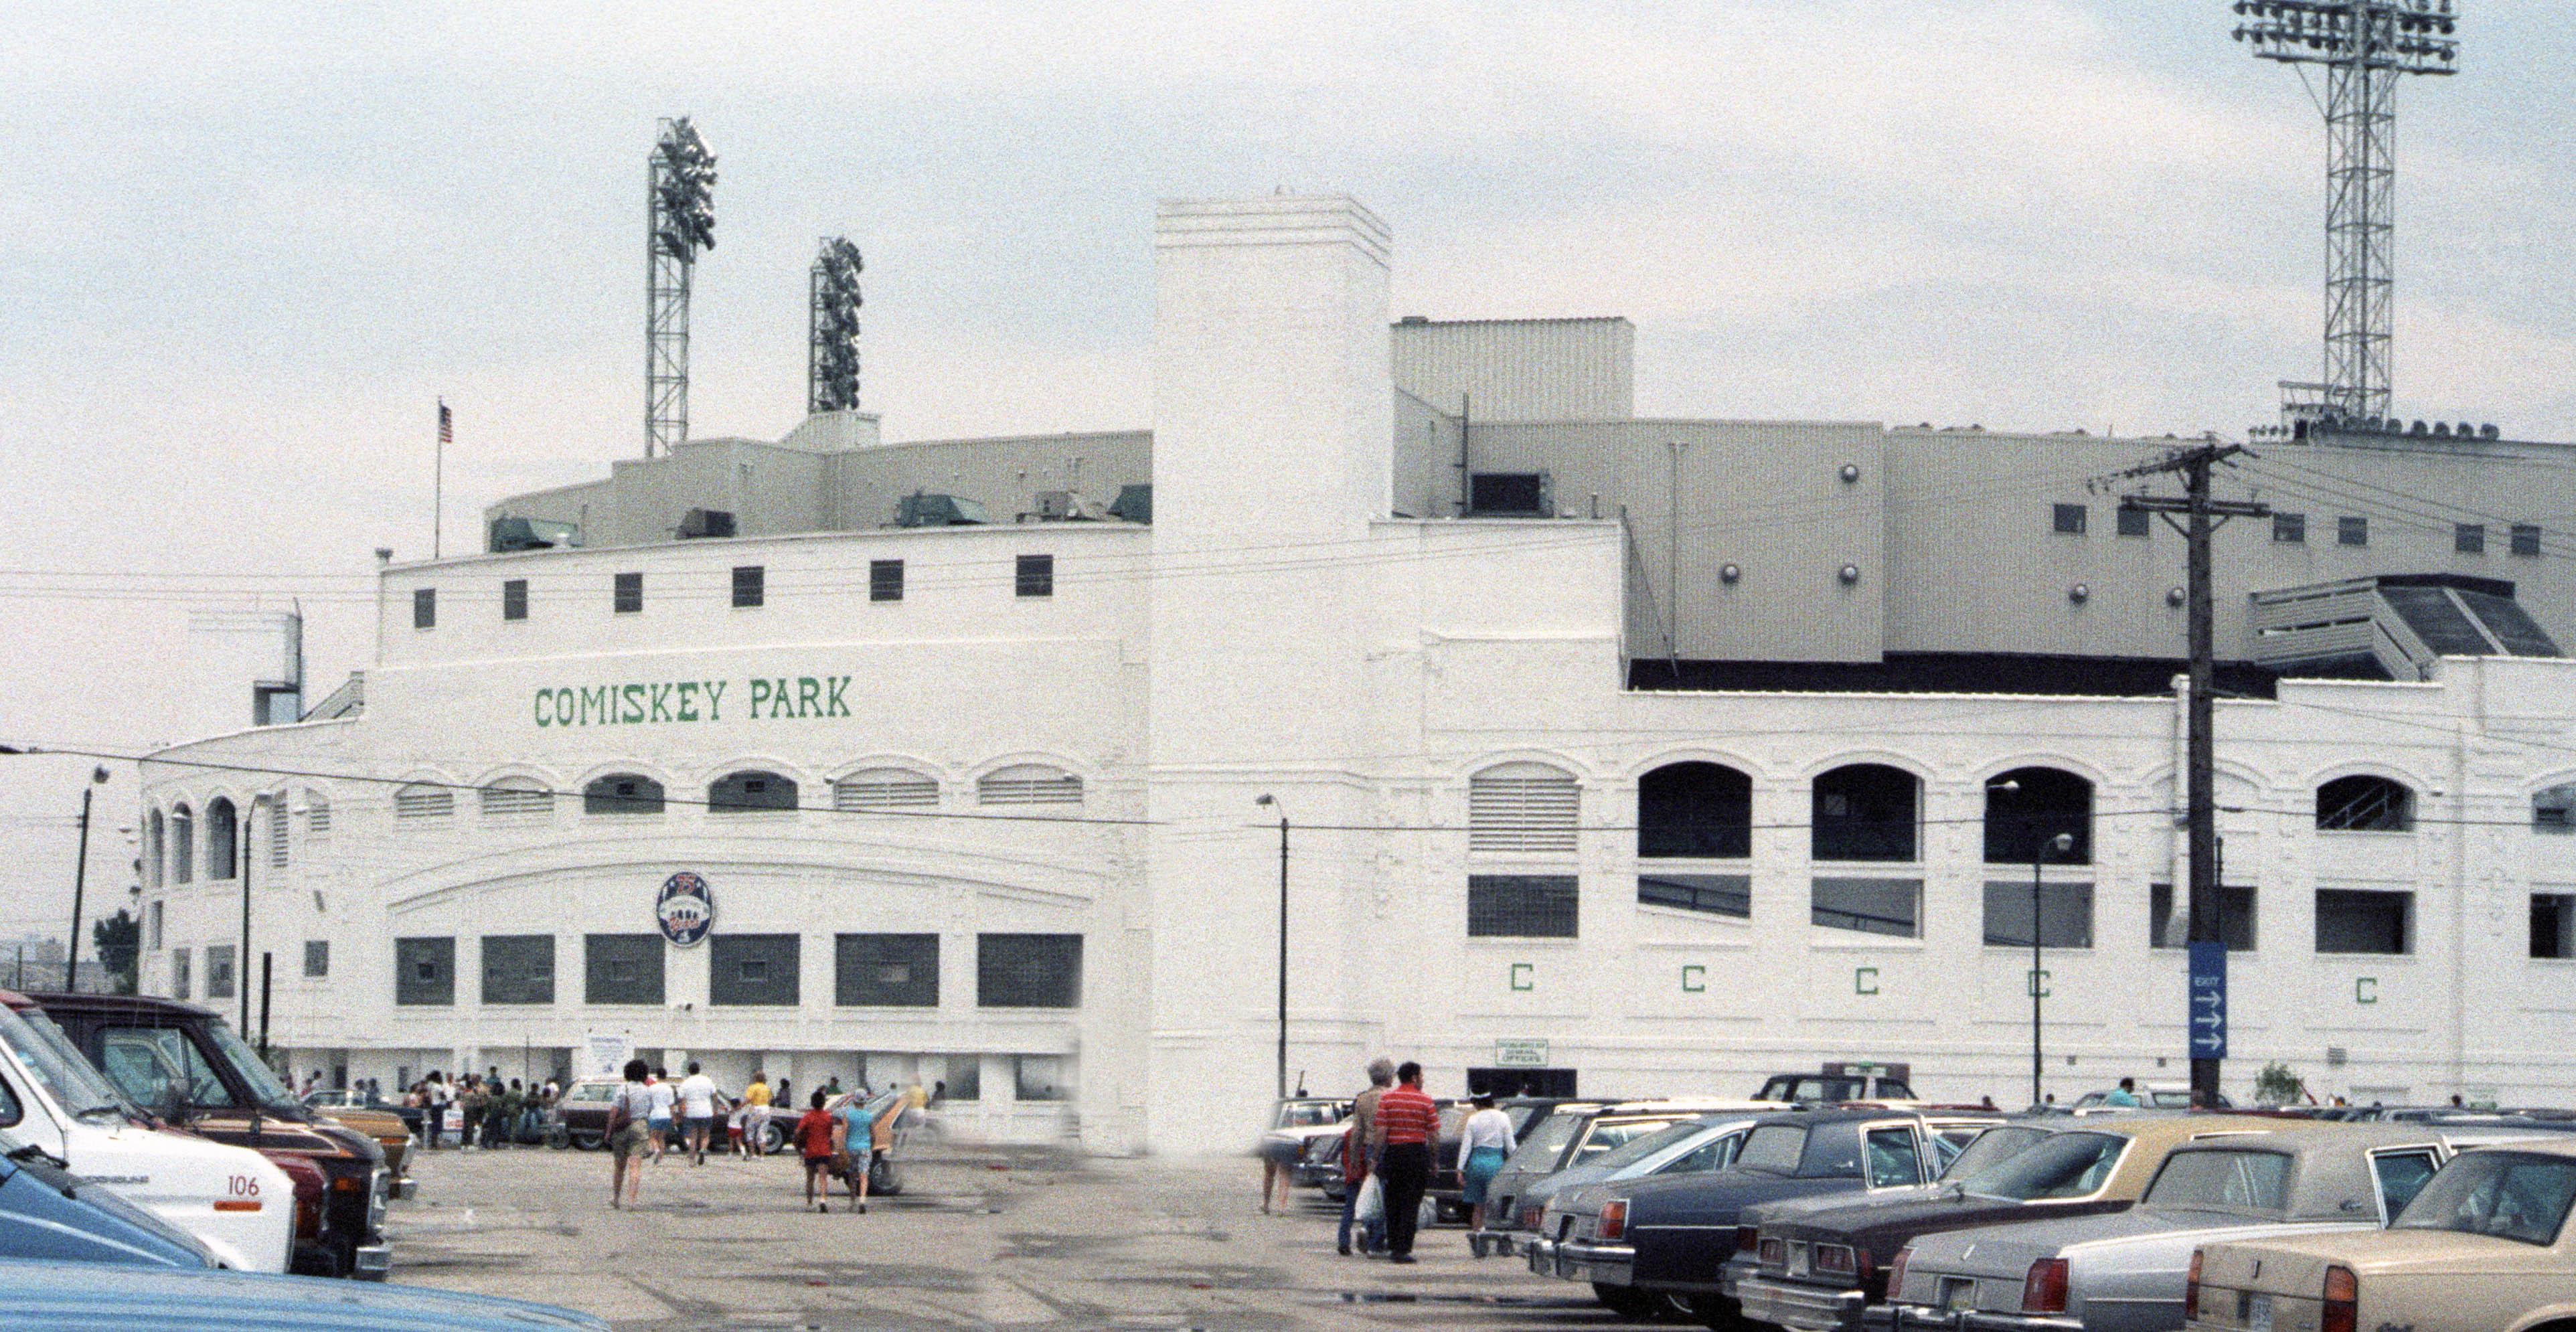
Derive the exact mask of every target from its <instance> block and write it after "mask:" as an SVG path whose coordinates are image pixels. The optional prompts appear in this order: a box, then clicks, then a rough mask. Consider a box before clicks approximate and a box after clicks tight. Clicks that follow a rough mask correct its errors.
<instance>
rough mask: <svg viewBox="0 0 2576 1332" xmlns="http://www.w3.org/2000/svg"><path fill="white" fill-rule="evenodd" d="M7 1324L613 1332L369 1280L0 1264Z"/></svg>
mask: <svg viewBox="0 0 2576 1332" xmlns="http://www.w3.org/2000/svg"><path fill="white" fill-rule="evenodd" d="M0 1328H7V1329H11V1330H12V1332H15V1330H16V1329H21V1328H23V1329H29V1330H30V1332H33V1329H38V1328H42V1329H45V1332H135V1329H137V1328H151V1329H154V1332H254V1330H257V1332H271V1330H279V1332H299V1330H310V1332H320V1330H321V1329H326V1328H327V1329H330V1330H331V1332H527V1330H528V1329H531V1328H582V1329H587V1330H588V1332H608V1324H607V1323H606V1322H605V1321H603V1320H601V1319H598V1318H594V1317H592V1316H590V1315H589V1314H584V1313H575V1312H573V1311H572V1310H570V1309H557V1308H553V1307H550V1306H548V1305H543V1304H529V1303H526V1302H523V1301H520V1300H504V1299H495V1298H493V1297H490V1296H486V1295H461V1294H457V1293H455V1292H453V1291H444V1290H429V1289H426V1288H423V1287H416V1286H380V1285H377V1284H375V1283H373V1282H364V1281H326V1280H321V1279H318V1278H314V1277H291V1276H269V1275H267V1274H264V1273H256V1272H224V1271H203V1272H188V1271H179V1270H176V1269H170V1268H149V1267H118V1266H111V1265H108V1264H105V1263H38V1262H17V1261H0Z"/></svg>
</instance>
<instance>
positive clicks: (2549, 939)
mask: <svg viewBox="0 0 2576 1332" xmlns="http://www.w3.org/2000/svg"><path fill="white" fill-rule="evenodd" d="M2531 955H2532V956H2533V957H2554V958H2561V959H2564V958H2576V894H2571V893H2533V894H2532V895H2531Z"/></svg>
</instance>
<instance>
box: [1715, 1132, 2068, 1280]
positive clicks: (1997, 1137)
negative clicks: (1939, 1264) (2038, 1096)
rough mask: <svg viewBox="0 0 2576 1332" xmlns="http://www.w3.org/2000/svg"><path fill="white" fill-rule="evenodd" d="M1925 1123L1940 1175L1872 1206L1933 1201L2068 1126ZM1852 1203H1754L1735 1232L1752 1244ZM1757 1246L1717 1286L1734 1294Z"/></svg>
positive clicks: (1829, 1198)
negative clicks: (1760, 1234)
mask: <svg viewBox="0 0 2576 1332" xmlns="http://www.w3.org/2000/svg"><path fill="white" fill-rule="evenodd" d="M1924 1123H1925V1124H1926V1125H1927V1126H1928V1127H1930V1128H1931V1129H1932V1130H1933V1132H1932V1155H1933V1158H1934V1162H1935V1164H1936V1165H1937V1167H1938V1173H1937V1174H1935V1175H1934V1176H1933V1179H1932V1182H1931V1183H1929V1184H1923V1185H1918V1186H1916V1187H1914V1188H1911V1189H1897V1190H1893V1191H1891V1192H1885V1193H1873V1194H1871V1195H1870V1197H1871V1198H1872V1199H1873V1200H1874V1201H1881V1202H1897V1201H1900V1200H1912V1199H1918V1198H1926V1197H1931V1196H1933V1195H1935V1194H1937V1193H1939V1192H1940V1191H1942V1190H1944V1189H1947V1188H1950V1187H1952V1186H1954V1185H1956V1184H1958V1183H1959V1182H1960V1181H1961V1180H1966V1179H1973V1178H1975V1177H1976V1176H1978V1175H1980V1174H1982V1173H1984V1172H1986V1171H1988V1170H1991V1169H1993V1168H1995V1167H1996V1166H1998V1165H2001V1164H2003V1163H2004V1162H2005V1161H2006V1160H2009V1159H2011V1158H2012V1157H2015V1156H2018V1155H2020V1154H2021V1153H2022V1152H2024V1151H2026V1150H2028V1149H2029V1148H2031V1147H2033V1146H2035V1145H2037V1144H2039V1143H2041V1142H2044V1141H2046V1140H2047V1139H2048V1138H2049V1137H2050V1136H2051V1135H2052V1134H2057V1133H2062V1132H2065V1131H2066V1126H2065V1125H2064V1124H2063V1123H2060V1122H2053V1121H2051V1120H2048V1119H2046V1118H2043V1117H2039V1116H2031V1115H2025V1116H2021V1117H2019V1118H2015V1119H2008V1120H2005V1121H2003V1122H2000V1123H1994V1122H1987V1123H1982V1124H1980V1123H1966V1124H1961V1123H1955V1122H1945V1121H1942V1120H1936V1119H1933V1118H1931V1117H1929V1116H1927V1117H1926V1118H1925V1120H1924ZM1850 1202H1851V1199H1850V1197H1849V1196H1847V1195H1845V1194H1840V1193H1826V1194H1818V1195H1816V1196H1813V1197H1806V1198H1783V1199H1781V1200H1780V1201H1778V1202H1768V1203H1758V1204H1755V1205H1754V1206H1751V1207H1747V1208H1745V1209H1744V1213H1743V1215H1742V1216H1740V1217H1738V1218H1737V1220H1736V1224H1735V1233H1736V1234H1737V1235H1741V1236H1745V1237H1746V1238H1747V1239H1752V1238H1753V1237H1754V1233H1755V1232H1757V1231H1759V1230H1760V1229H1761V1228H1762V1227H1763V1226H1766V1225H1771V1224H1773V1223H1775V1222H1780V1221H1786V1220H1788V1219H1789V1218H1791V1217H1794V1216H1799V1215H1802V1214H1804V1213H1807V1212H1820V1211H1824V1210H1827V1209H1829V1208H1834V1207H1842V1206H1845V1205H1847V1204H1849V1203H1850ZM1756 1248H1757V1246H1756V1245H1754V1244H1751V1243H1747V1244H1743V1245H1738V1246H1735V1252H1734V1253H1733V1254H1732V1255H1731V1256H1729V1257H1728V1258H1727V1260H1726V1274H1725V1276H1724V1277H1723V1278H1722V1280H1721V1285H1722V1286H1723V1287H1724V1288H1725V1289H1727V1290H1730V1291H1731V1290H1733V1289H1734V1288H1735V1285H1736V1283H1737V1282H1740V1281H1742V1280H1743V1279H1744V1278H1746V1277H1748V1276H1752V1275H1754V1274H1755V1273H1757V1272H1758V1271H1760V1269H1761V1262H1760V1255H1759V1253H1758V1252H1757V1251H1756Z"/></svg>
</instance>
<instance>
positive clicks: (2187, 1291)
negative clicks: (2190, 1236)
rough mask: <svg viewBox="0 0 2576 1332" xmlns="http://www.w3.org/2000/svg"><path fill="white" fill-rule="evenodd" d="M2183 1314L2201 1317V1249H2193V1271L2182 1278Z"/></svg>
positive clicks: (2184, 1315) (2184, 1316)
mask: <svg viewBox="0 0 2576 1332" xmlns="http://www.w3.org/2000/svg"><path fill="white" fill-rule="evenodd" d="M2182 1316H2183V1318H2184V1319H2185V1320H2186V1321H2187V1320H2190V1319H2194V1318H2198V1317H2200V1250H2198V1249H2194V1250H2192V1251H2191V1271H2190V1272H2189V1273H2188V1274H2187V1275H2185V1276H2184V1277H2183V1279H2182Z"/></svg>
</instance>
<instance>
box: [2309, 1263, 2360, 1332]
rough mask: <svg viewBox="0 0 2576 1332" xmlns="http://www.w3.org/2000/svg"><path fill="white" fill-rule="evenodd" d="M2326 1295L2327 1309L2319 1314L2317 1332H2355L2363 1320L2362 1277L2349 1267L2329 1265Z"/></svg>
mask: <svg viewBox="0 0 2576 1332" xmlns="http://www.w3.org/2000/svg"><path fill="white" fill-rule="evenodd" d="M2325 1296H2326V1305H2325V1309H2324V1310H2323V1311H2322V1312H2320V1313H2319V1314H2318V1315H2317V1332H2353V1328H2354V1326H2355V1325H2356V1324H2358V1323H2360V1321H2361V1279H2360V1278H2359V1277H2356V1276H2354V1275H2353V1274H2352V1269H2351V1268H2349V1267H2329V1268H2327V1269H2326V1290H2325Z"/></svg>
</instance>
